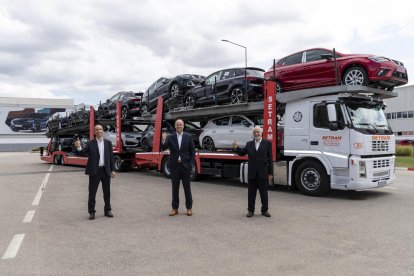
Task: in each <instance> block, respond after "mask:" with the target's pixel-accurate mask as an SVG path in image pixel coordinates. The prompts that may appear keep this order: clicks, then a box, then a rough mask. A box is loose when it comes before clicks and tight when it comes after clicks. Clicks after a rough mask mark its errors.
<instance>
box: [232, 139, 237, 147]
mask: <svg viewBox="0 0 414 276" xmlns="http://www.w3.org/2000/svg"><path fill="white" fill-rule="evenodd" d="M237 147H238V145H237V141H236V139H234V142H233V149H237Z"/></svg>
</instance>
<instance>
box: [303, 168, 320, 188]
mask: <svg viewBox="0 0 414 276" xmlns="http://www.w3.org/2000/svg"><path fill="white" fill-rule="evenodd" d="M300 179H301V182H302V185H303V187H304V188H305V189H307V190H310V191H313V190H316V189H317V188H318V187H319V186H320V185H321V176H320V174H319V172H318V171H317V170H315V169H306V170H304V171H303V172H302V173H301V175H300Z"/></svg>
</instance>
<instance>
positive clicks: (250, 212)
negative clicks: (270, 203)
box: [246, 211, 254, 218]
mask: <svg viewBox="0 0 414 276" xmlns="http://www.w3.org/2000/svg"><path fill="white" fill-rule="evenodd" d="M253 215H254V212H252V211H249V212H247V215H246V217H248V218H251V217H252V216H253Z"/></svg>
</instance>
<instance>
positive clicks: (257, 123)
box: [247, 116, 263, 126]
mask: <svg viewBox="0 0 414 276" xmlns="http://www.w3.org/2000/svg"><path fill="white" fill-rule="evenodd" d="M247 118H249V119H250V120H251V121H252V122H253V123H254V125H255V126H262V125H263V117H262V116H247Z"/></svg>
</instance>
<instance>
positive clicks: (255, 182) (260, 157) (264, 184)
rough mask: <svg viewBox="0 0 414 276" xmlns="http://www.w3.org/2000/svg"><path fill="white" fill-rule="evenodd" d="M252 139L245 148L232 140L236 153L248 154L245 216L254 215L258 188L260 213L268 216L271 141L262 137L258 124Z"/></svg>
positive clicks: (271, 160)
mask: <svg viewBox="0 0 414 276" xmlns="http://www.w3.org/2000/svg"><path fill="white" fill-rule="evenodd" d="M253 138H254V139H253V140H252V141H249V142H247V143H246V147H245V148H243V149H242V148H239V147H238V145H237V142H236V140H235V141H234V142H233V150H234V151H235V152H236V153H237V154H238V155H246V154H247V155H248V156H249V162H248V164H249V165H248V179H249V180H248V208H247V211H248V212H247V215H246V216H247V217H248V218H250V217H252V216H253V215H254V208H255V202H256V193H257V189H259V193H260V199H261V201H262V210H261V211H262V215H263V216H265V217H270V213H269V211H268V196H267V191H268V187H269V180H270V179H271V178H272V177H273V158H272V143H271V142H270V141H269V140H266V139H262V129H261V128H260V127H259V126H256V127H254V128H253Z"/></svg>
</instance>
